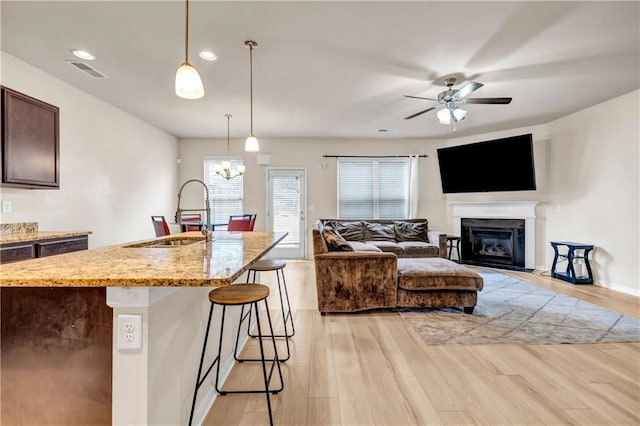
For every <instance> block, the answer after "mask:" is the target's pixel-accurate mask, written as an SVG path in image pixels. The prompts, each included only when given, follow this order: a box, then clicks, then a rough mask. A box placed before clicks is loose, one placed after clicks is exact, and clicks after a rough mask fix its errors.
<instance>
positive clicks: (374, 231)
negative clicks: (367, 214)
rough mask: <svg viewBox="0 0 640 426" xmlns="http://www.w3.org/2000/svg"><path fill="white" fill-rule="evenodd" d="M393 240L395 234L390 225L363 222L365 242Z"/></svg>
mask: <svg viewBox="0 0 640 426" xmlns="http://www.w3.org/2000/svg"><path fill="white" fill-rule="evenodd" d="M395 239H396V233H395V230H394V226H393V224H392V223H390V224H384V223H376V222H365V224H364V240H365V241H395Z"/></svg>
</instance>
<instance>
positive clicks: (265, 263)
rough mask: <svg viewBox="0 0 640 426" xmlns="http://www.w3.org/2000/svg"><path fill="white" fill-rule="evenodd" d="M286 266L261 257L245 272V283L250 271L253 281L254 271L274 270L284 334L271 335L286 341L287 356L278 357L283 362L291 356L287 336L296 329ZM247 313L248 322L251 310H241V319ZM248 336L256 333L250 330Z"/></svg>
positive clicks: (283, 263)
mask: <svg viewBox="0 0 640 426" xmlns="http://www.w3.org/2000/svg"><path fill="white" fill-rule="evenodd" d="M285 266H287V264H286V263H285V262H283V261H282V260H274V259H262V260H259V261H257V262H256V263H254V264H253V265H251V266H250V267H249V272H248V274H247V283H248V282H249V281H250V280H251V273H252V272H253V281H252V282H254V283H255V282H256V273H257V272H268V271H275V272H276V279H277V280H278V294H279V296H280V307H281V309H282V323H283V326H284V334H275V335H273V337H284V338H285V341H286V345H287V356H286V357H283V358H281V359H280V361H282V362H285V361H287V360H289V358H290V357H291V352H290V349H289V338H291V337H293V335H294V334H295V333H296V329H295V326H294V324H293V315H292V314H291V303H290V302H289V290H288V289H287V281H286V280H285V278H284V267H285ZM280 277H282V280H280ZM283 289H284V298H283V297H282V294H283ZM285 300H286V302H287V309H286V310H285V306H284V301H285ZM247 315H248V317H249V322H251V311H249V312H248V314H244V312H243V318H242V320H244V317H246V316H247ZM289 325H291V330H289V327H288V326H289ZM249 336H250V337H257V336H256V335H253V334H251V332H249ZM263 336H264V337H271V336H265V335H263Z"/></svg>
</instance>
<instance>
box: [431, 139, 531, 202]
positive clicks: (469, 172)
mask: <svg viewBox="0 0 640 426" xmlns="http://www.w3.org/2000/svg"><path fill="white" fill-rule="evenodd" d="M437 151H438V163H439V165H440V180H441V181H442V192H443V193H445V194H451V193H460V192H498V191H532V190H535V189H536V174H535V167H534V161H533V137H532V135H531V134H530V133H529V134H526V135H519V136H512V137H508V138H502V139H494V140H490V141H485V142H477V143H472V144H467V145H458V146H451V147H447V148H440V149H438V150H437Z"/></svg>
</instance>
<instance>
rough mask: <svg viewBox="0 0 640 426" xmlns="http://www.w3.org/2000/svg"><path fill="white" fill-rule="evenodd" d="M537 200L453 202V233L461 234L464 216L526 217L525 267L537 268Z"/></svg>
mask: <svg viewBox="0 0 640 426" xmlns="http://www.w3.org/2000/svg"><path fill="white" fill-rule="evenodd" d="M537 204H538V202H537V201H496V202H490V203H477V202H452V203H450V205H451V207H452V216H453V233H454V234H455V235H461V232H462V230H461V219H462V218H470V219H473V218H479V219H480V218H491V219H524V221H525V225H524V226H525V228H524V229H525V236H524V238H525V268H530V269H535V263H536V205H537Z"/></svg>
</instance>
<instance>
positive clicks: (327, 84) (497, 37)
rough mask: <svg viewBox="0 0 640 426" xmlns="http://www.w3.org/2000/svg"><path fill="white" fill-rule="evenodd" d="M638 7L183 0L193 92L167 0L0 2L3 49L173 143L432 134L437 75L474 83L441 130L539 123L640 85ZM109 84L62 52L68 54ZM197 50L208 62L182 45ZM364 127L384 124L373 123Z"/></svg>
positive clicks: (178, 8)
mask: <svg viewBox="0 0 640 426" xmlns="http://www.w3.org/2000/svg"><path fill="white" fill-rule="evenodd" d="M639 5H640V3H639V2H637V1H631V2H615V3H614V2H609V1H605V2H572V1H568V2H567V1H559V2H481V1H474V2H454V1H449V2H395V1H391V2H345V1H340V2H329V1H321V2H310V1H300V2H268V1H262V2H243V1H233V2H214V1H197V0H195V1H192V2H191V6H190V9H191V19H190V40H189V52H190V54H189V59H190V62H191V63H192V64H193V65H194V66H195V67H196V69H198V71H199V72H200V75H201V76H202V78H203V81H204V85H205V91H206V94H205V96H204V97H203V98H201V99H198V100H184V99H180V98H178V97H177V96H176V95H175V94H174V91H173V90H174V76H175V72H176V70H177V68H178V66H179V65H180V63H181V62H182V61H183V59H184V2H182V1H137V2H136V1H121V2H115V1H79V2H76V1H69V2H57V1H42V2H37V1H7V0H3V1H2V2H1V6H0V7H1V19H2V33H1V36H2V38H1V39H0V41H1V46H2V50H3V51H5V52H7V53H9V54H11V55H13V56H15V57H18V58H20V59H22V60H24V61H26V62H28V63H30V64H32V65H34V66H36V67H38V68H40V69H42V70H44V71H46V72H47V73H49V74H52V75H54V76H55V77H57V78H59V79H61V80H63V81H66V82H68V83H69V84H71V85H73V86H76V87H78V88H80V89H82V90H84V91H86V92H88V93H90V94H92V95H94V96H96V97H98V98H100V99H103V100H104V101H106V102H108V103H110V104H113V105H115V106H117V107H118V108H121V109H123V110H125V111H128V112H129V113H131V114H133V115H135V116H137V117H139V118H140V119H142V120H144V121H146V122H149V123H151V124H153V125H154V126H156V127H159V128H161V129H164V130H166V131H167V132H169V133H171V134H173V135H175V136H177V137H181V138H185V137H225V136H226V119H225V118H224V114H225V113H230V114H232V115H233V119H232V120H231V135H232V137H244V136H246V135H247V134H248V132H249V50H248V49H247V48H245V47H244V41H245V40H248V39H253V40H255V41H257V42H258V45H259V46H258V48H257V49H256V50H255V51H254V54H253V63H254V133H255V134H256V136H258V138H260V137H263V138H272V137H273V138H275V137H285V138H298V137H300V138H302V137H341V138H342V137H344V138H348V137H357V138H371V137H375V138H378V137H382V138H441V137H448V136H450V131H451V130H450V128H449V127H448V126H446V125H442V124H439V123H438V121H437V119H436V116H435V111H432V112H429V113H426V114H423V115H421V116H419V117H416V118H414V119H412V120H404V119H403V117H405V116H407V115H410V114H413V113H415V112H418V111H420V110H423V109H425V108H428V107H429V106H431V105H432V103H431V102H430V101H423V100H417V99H408V98H404V97H403V95H405V94H407V95H414V96H424V97H435V96H436V95H437V93H438V92H440V91H442V90H444V89H445V88H444V87H443V86H442V84H443V82H442V81H443V79H444V78H445V77H448V76H452V75H453V76H455V77H458V82H457V83H456V86H455V87H461V86H462V85H464V84H465V82H468V81H478V82H481V83H484V87H482V88H480V89H478V90H477V91H476V92H474V93H473V95H472V96H471V97H474V96H475V97H512V98H513V102H512V103H511V104H510V105H467V106H466V109H467V110H468V115H467V119H466V120H465V121H463V122H461V123H459V124H458V125H457V129H456V135H459V136H464V135H470V134H477V133H484V132H490V131H498V130H503V129H511V128H517V127H522V126H530V125H536V124H540V123H546V122H548V121H551V120H553V119H556V118H559V117H562V116H565V115H567V114H570V113H572V112H575V111H579V110H581V109H584V108H586V107H589V106H591V105H595V104H597V103H600V102H603V101H605V100H608V99H611V98H614V97H616V96H619V95H622V94H624V93H628V92H631V91H633V90H636V89H638V88H639V87H640V73H639V63H640V47H639V45H640V41H639V40H640V33H639V24H638V23H639V20H640V12H639ZM75 48H82V49H86V50H89V51H91V52H92V53H94V54H95V55H96V56H97V59H96V60H94V61H91V62H89V63H90V65H91V66H92V67H94V68H96V69H97V70H98V71H100V72H102V73H104V74H106V75H107V76H108V77H109V78H108V79H92V78H91V77H89V76H87V75H85V74H84V73H82V72H80V71H78V70H76V69H75V68H73V67H71V66H69V65H68V64H66V63H65V62H64V61H65V60H68V59H76V58H74V57H73V55H72V54H71V53H70V50H71V49H75ZM205 48H208V49H211V50H213V51H214V52H215V53H216V54H217V55H218V57H219V59H218V60H217V61H215V62H206V61H204V60H202V59H200V58H199V57H198V55H197V53H198V51H200V50H202V49H205ZM379 129H388V132H386V133H380V132H379V131H378V130H379Z"/></svg>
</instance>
